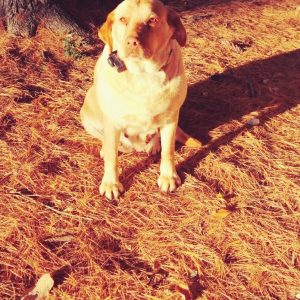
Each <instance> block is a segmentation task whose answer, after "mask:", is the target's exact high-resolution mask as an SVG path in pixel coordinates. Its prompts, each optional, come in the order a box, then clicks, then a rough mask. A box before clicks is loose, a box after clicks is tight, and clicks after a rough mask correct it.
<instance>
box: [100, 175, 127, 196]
mask: <svg viewBox="0 0 300 300" xmlns="http://www.w3.org/2000/svg"><path fill="white" fill-rule="evenodd" d="M99 192H100V195H101V196H105V197H106V198H107V199H109V200H118V198H119V196H120V194H121V193H123V192H124V187H123V185H122V183H121V182H119V181H117V182H110V181H106V180H104V179H103V180H102V182H101V184H100V187H99Z"/></svg>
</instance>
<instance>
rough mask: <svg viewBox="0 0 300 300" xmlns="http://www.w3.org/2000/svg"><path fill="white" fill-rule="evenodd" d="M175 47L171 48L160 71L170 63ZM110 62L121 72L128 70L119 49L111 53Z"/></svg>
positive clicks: (108, 60)
mask: <svg viewBox="0 0 300 300" xmlns="http://www.w3.org/2000/svg"><path fill="white" fill-rule="evenodd" d="M172 52H173V49H172V48H171V49H170V51H169V54H168V58H167V61H166V63H165V64H164V65H163V66H162V67H161V68H160V69H159V70H160V71H162V70H163V69H165V68H166V67H167V66H168V64H169V60H170V57H171V55H172ZM107 62H108V64H109V65H110V66H111V67H112V68H116V69H117V71H118V72H119V73H121V72H124V71H126V70H127V68H126V65H125V63H124V61H123V60H122V59H121V58H120V57H119V55H118V52H117V51H113V52H112V53H110V54H109V56H108V59H107Z"/></svg>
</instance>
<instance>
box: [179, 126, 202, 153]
mask: <svg viewBox="0 0 300 300" xmlns="http://www.w3.org/2000/svg"><path fill="white" fill-rule="evenodd" d="M176 141H177V142H179V143H180V144H183V145H185V146H187V147H191V148H200V147H202V143H201V142H200V141H198V140H197V139H195V138H193V137H191V136H190V135H189V134H187V133H186V132H184V131H183V130H182V129H181V128H180V127H179V126H177V129H176Z"/></svg>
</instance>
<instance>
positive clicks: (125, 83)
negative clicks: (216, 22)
mask: <svg viewBox="0 0 300 300" xmlns="http://www.w3.org/2000/svg"><path fill="white" fill-rule="evenodd" d="M99 37H100V38H101V39H102V40H103V41H104V43H105V47H104V50H103V53H102V55H101V57H100V58H99V60H98V62H97V64H96V67H95V74H94V83H93V86H92V87H91V88H90V89H89V90H88V92H87V95H86V98H85V101H84V104H83V107H82V109H81V112H80V116H81V120H82V124H83V126H84V127H85V129H86V130H87V132H89V133H90V134H91V135H93V136H95V137H97V138H99V139H100V140H102V143H103V147H102V150H101V156H102V157H103V158H104V176H103V179H102V182H101V185H100V188H99V189H100V194H101V195H105V196H106V197H107V198H108V199H113V198H115V199H117V198H118V197H119V195H120V193H121V192H123V186H122V184H121V183H120V181H119V172H118V151H123V152H129V151H132V150H137V151H146V152H148V153H150V154H153V153H156V152H158V151H160V147H161V164H160V176H159V178H158V185H159V187H160V188H161V190H162V191H164V192H167V191H171V192H172V191H174V190H175V189H176V187H177V186H178V185H180V183H181V182H180V178H179V177H178V175H177V172H176V169H175V165H174V151H175V139H177V140H178V141H179V142H181V143H185V144H187V145H190V146H196V147H197V146H199V142H197V141H196V140H194V139H192V138H190V137H189V136H188V135H187V134H186V133H185V132H183V131H182V130H181V129H180V128H179V127H177V122H178V115H179V109H180V107H181V105H182V103H183V101H184V99H185V97H186V93H187V80H186V76H185V74H184V68H183V63H182V57H181V51H180V46H184V45H185V43H186V31H185V29H184V27H183V25H182V23H181V21H180V19H179V16H178V15H177V14H176V13H175V12H174V11H173V10H171V9H169V8H167V7H166V6H164V5H163V4H162V3H161V2H160V1H158V0H125V1H123V2H122V3H121V4H120V5H119V6H118V7H117V8H116V9H115V10H114V11H112V12H111V13H110V14H109V15H108V17H107V20H106V22H105V23H104V24H103V25H102V27H101V28H100V30H99Z"/></svg>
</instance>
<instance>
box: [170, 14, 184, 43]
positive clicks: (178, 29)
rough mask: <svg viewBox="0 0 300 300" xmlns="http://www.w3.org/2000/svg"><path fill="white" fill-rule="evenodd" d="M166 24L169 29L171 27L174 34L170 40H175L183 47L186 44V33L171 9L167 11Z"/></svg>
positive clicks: (177, 16)
mask: <svg viewBox="0 0 300 300" xmlns="http://www.w3.org/2000/svg"><path fill="white" fill-rule="evenodd" d="M168 23H169V25H170V26H171V27H173V28H174V29H175V30H174V33H173V36H172V38H173V39H176V40H177V42H178V44H179V45H180V46H181V47H183V46H185V44H186V31H185V28H184V26H183V25H182V23H181V21H180V17H179V15H178V14H177V13H176V12H175V11H174V10H173V9H171V8H169V11H168Z"/></svg>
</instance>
